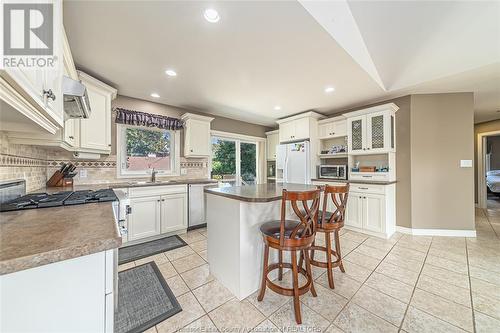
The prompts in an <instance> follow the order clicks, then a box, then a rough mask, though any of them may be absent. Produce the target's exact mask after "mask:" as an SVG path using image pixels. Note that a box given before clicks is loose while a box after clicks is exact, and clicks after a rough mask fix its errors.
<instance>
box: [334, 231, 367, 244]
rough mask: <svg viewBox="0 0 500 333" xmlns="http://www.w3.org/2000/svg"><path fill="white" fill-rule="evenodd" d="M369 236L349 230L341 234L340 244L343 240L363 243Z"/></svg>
mask: <svg viewBox="0 0 500 333" xmlns="http://www.w3.org/2000/svg"><path fill="white" fill-rule="evenodd" d="M367 238H368V235H365V234H362V233H359V232H355V231H351V230H348V231H347V232H345V233H344V234H342V235H340V244H342V241H343V240H345V239H346V240H350V241H353V242H356V243H363V242H364V241H365V240H366V239H367Z"/></svg>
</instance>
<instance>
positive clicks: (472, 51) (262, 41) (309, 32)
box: [64, 1, 500, 125]
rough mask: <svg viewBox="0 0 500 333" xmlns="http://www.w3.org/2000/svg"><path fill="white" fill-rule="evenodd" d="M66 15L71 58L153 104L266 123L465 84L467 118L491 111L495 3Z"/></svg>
mask: <svg viewBox="0 0 500 333" xmlns="http://www.w3.org/2000/svg"><path fill="white" fill-rule="evenodd" d="M207 8H214V9H216V10H217V11H218V12H219V14H220V20H219V22H217V23H209V22H207V21H206V20H205V19H204V17H203V12H204V10H205V9H207ZM64 25H65V27H66V32H67V34H68V39H69V42H70V46H71V50H72V52H73V56H74V58H75V62H76V64H77V66H78V67H80V68H81V69H83V70H84V71H87V72H89V74H93V75H95V76H97V77H99V78H101V79H103V80H105V81H106V82H108V83H110V84H112V85H113V86H115V87H116V88H117V89H118V90H119V94H122V95H126V96H131V97H136V98H141V99H145V100H151V101H154V102H161V103H165V104H170V105H175V106H180V107H186V108H190V109H196V110H199V111H203V112H207V113H211V114H216V115H222V116H227V117H232V118H235V119H240V120H244V121H250V122H253V123H260V124H264V125H271V124H273V123H274V121H275V120H276V119H278V118H281V117H285V116H287V115H291V114H295V113H298V112H301V111H305V110H310V109H314V110H318V111H320V112H326V113H328V112H335V111H338V110H342V109H346V108H350V107H355V106H360V105H363V104H367V103H371V102H376V101H380V100H383V99H387V98H392V97H397V96H401V95H405V94H408V93H433V92H461V91H473V92H474V93H475V111H476V114H475V118H476V121H485V120H489V119H495V118H500V113H497V112H496V111H497V110H500V3H499V2H494V1H492V2H458V1H457V2H441V1H404V2H396V1H387V2H384V1H353V2H351V1H349V2H346V1H300V2H295V1H266V2H263V1H248V2H245V1H237V2H236V1H235V2H229V1H224V2H191V1H120V2H117V1H91V2H88V1H68V2H65V3H64ZM169 68H171V69H174V70H175V71H176V72H177V76H176V77H168V76H167V75H165V70H166V69H169ZM326 87H334V88H335V91H334V92H331V93H325V91H324V90H325V88H326ZM153 92H154V93H157V94H158V95H159V96H160V97H159V98H153V97H151V93H153ZM276 106H279V107H280V108H279V109H278V108H276Z"/></svg>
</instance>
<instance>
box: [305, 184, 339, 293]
mask: <svg viewBox="0 0 500 333" xmlns="http://www.w3.org/2000/svg"><path fill="white" fill-rule="evenodd" d="M348 194H349V184H346V185H343V186H330V185H325V187H324V189H323V207H322V210H321V211H320V212H319V217H320V218H319V219H318V225H317V226H316V231H317V232H321V233H324V234H325V243H326V247H325V246H317V245H316V244H315V242H313V244H312V246H311V251H310V253H307V252H306V253H305V255H306V256H307V255H310V257H309V258H306V263H307V261H309V262H310V263H311V264H312V265H314V266H316V267H322V268H326V269H327V273H328V285H329V286H330V288H332V289H334V288H335V285H334V283H333V268H334V267H340V270H341V271H342V272H343V273H345V269H344V265H343V263H342V254H341V253H340V237H339V231H340V229H341V228H342V227H343V226H344V219H345V208H346V205H347V197H348ZM329 198H330V199H331V200H332V203H333V209H334V211H333V213H332V212H328V211H327V207H328V200H329ZM332 233H333V236H334V239H335V250H333V249H332V240H331V234H332ZM314 251H323V252H325V253H326V262H323V261H317V260H315V259H314ZM332 256H333V259H334V260H333V261H332ZM308 259H309V260H308ZM302 262H303V257H302V254H301V257H300V262H299V265H300V266H301V267H302Z"/></svg>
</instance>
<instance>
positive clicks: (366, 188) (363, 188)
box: [358, 187, 368, 190]
mask: <svg viewBox="0 0 500 333" xmlns="http://www.w3.org/2000/svg"><path fill="white" fill-rule="evenodd" d="M358 189H360V190H368V187H358Z"/></svg>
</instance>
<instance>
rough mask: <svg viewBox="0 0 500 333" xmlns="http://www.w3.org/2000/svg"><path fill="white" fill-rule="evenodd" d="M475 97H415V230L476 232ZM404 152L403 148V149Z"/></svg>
mask: <svg viewBox="0 0 500 333" xmlns="http://www.w3.org/2000/svg"><path fill="white" fill-rule="evenodd" d="M473 108H474V96H473V94H472V93H456V94H425V95H412V97H411V112H410V114H411V119H410V123H411V191H412V196H411V198H412V202H411V205H412V217H411V219H412V227H413V228H416V229H455V230H473V229H474V228H475V227H474V197H473V191H472V189H473V188H474V170H473V168H460V160H462V159H464V160H466V159H467V160H472V159H474V144H473V142H472V141H471V139H470V138H471V136H472V135H473V132H474V110H473ZM398 148H399V147H398Z"/></svg>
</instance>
